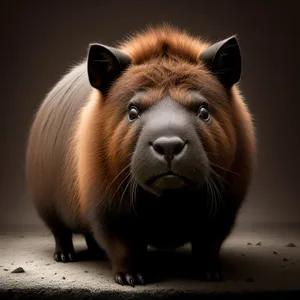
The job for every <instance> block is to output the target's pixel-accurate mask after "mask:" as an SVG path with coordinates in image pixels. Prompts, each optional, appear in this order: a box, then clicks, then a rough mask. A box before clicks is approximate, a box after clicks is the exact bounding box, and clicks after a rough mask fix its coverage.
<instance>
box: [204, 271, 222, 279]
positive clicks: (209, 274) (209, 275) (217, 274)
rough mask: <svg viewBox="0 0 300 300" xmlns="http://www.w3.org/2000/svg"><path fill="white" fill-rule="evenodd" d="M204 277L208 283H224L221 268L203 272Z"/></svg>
mask: <svg viewBox="0 0 300 300" xmlns="http://www.w3.org/2000/svg"><path fill="white" fill-rule="evenodd" d="M203 277H204V280H206V281H222V280H223V271H222V270H221V268H207V269H205V270H204V272H203Z"/></svg>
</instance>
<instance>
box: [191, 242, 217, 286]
mask: <svg viewBox="0 0 300 300" xmlns="http://www.w3.org/2000/svg"><path fill="white" fill-rule="evenodd" d="M191 244H192V255H193V271H194V272H195V275H197V276H200V277H201V278H203V277H204V279H205V280H208V281H220V280H222V266H221V262H220V257H219V253H220V248H221V244H222V240H221V239H220V238H215V239H213V238H212V239H211V238H206V239H203V237H202V238H201V237H199V238H196V237H195V238H194V239H193V240H192V242H191Z"/></svg>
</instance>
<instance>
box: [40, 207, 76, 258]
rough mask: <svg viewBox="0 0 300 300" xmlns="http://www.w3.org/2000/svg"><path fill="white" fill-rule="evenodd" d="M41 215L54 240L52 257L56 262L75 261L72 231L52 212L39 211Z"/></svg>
mask: <svg viewBox="0 0 300 300" xmlns="http://www.w3.org/2000/svg"><path fill="white" fill-rule="evenodd" d="M40 214H41V216H42V218H43V220H44V222H45V224H46V225H47V227H48V228H49V229H50V230H51V232H52V234H53V236H54V240H55V250H54V254H53V258H54V260H55V261H57V262H71V261H75V259H76V257H75V251H74V246H73V240H72V231H70V230H69V229H68V228H67V227H66V226H65V225H64V224H63V223H62V222H61V221H60V220H59V219H58V217H57V216H56V214H55V213H54V212H51V211H48V213H47V214H45V213H41V212H40Z"/></svg>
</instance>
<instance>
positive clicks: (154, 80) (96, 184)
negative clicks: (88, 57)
mask: <svg viewBox="0 0 300 300" xmlns="http://www.w3.org/2000/svg"><path fill="white" fill-rule="evenodd" d="M209 45H210V44H209V43H208V42H206V41H202V40H201V39H199V38H195V37H192V36H190V35H189V34H188V33H186V32H182V31H180V30H177V29H174V28H172V27H170V26H162V27H158V28H152V29H149V30H147V31H145V32H143V33H140V34H137V35H135V36H132V37H130V38H129V39H128V40H127V41H125V42H124V43H122V44H121V45H120V47H119V49H121V50H122V51H123V52H124V53H126V54H127V55H128V56H129V57H130V58H131V59H132V64H131V65H130V67H129V68H128V69H127V70H126V71H125V72H124V74H123V75H122V76H121V77H120V78H118V79H117V80H116V82H115V83H114V84H113V86H112V88H111V89H110V91H109V93H108V95H107V97H106V99H105V100H104V99H103V95H102V94H101V93H100V92H99V91H97V90H95V89H92V88H87V87H86V88H85V92H84V95H86V99H85V100H84V101H83V102H84V103H83V102H82V104H80V105H79V104H78V109H77V113H76V114H75V115H74V117H73V118H72V126H71V129H70V132H69V134H68V135H67V141H68V142H67V144H66V149H65V150H66V151H65V152H64V156H63V157H64V159H63V160H62V161H63V162H64V165H63V168H62V169H61V171H62V172H61V173H62V174H63V175H62V177H61V181H60V182H61V184H60V187H59V190H58V192H57V195H58V197H57V198H55V197H53V198H54V199H51V200H49V199H48V198H45V197H42V196H41V193H45V192H50V190H51V188H49V190H45V187H44V185H42V184H41V185H40V186H38V185H39V183H38V182H36V180H38V179H37V177H39V176H43V175H42V174H41V173H40V171H38V169H35V168H36V166H37V164H38V162H37V161H34V160H35V159H36V158H33V156H36V155H40V154H37V152H38V151H43V145H42V143H41V144H40V149H39V150H37V145H36V143H37V139H38V134H36V132H37V131H38V129H37V128H38V127H37V125H36V124H37V122H38V121H35V125H33V129H32V131H31V136H30V140H29V147H28V179H29V181H28V182H29V186H30V189H31V192H32V195H33V198H34V201H35V203H36V205H37V206H38V210H39V211H40V214H41V215H42V216H43V215H44V214H45V211H47V213H48V214H51V213H50V212H49V211H50V210H51V209H50V208H49V210H48V208H47V205H48V204H45V203H43V201H54V202H55V201H65V203H67V204H66V207H69V213H70V215H72V216H73V218H72V220H73V221H70V225H69V227H70V229H71V230H72V231H73V232H85V231H91V230H92V226H91V224H90V223H89V219H88V218H87V215H88V213H89V212H90V210H95V209H97V210H99V211H106V210H109V211H113V210H116V211H119V210H122V209H125V208H124V203H123V202H122V203H121V202H120V198H121V197H122V194H123V192H124V188H125V186H124V185H121V184H122V180H123V179H124V176H118V174H120V172H121V171H122V170H123V169H124V167H126V165H127V164H128V163H129V162H130V154H131V153H132V152H133V150H134V143H135V142H136V139H137V136H138V134H139V132H137V130H135V129H134V127H130V128H129V127H128V125H127V119H126V115H124V114H123V110H124V107H125V106H126V103H127V102H128V100H129V99H130V98H131V97H132V96H133V95H134V93H135V91H136V90H139V89H146V90H147V97H145V99H144V100H143V105H144V106H145V107H148V106H150V105H153V104H154V103H155V102H157V101H160V99H161V98H162V97H163V96H164V95H167V94H168V95H170V96H171V97H172V99H173V100H175V101H178V102H179V103H182V104H183V105H188V103H189V101H190V99H189V96H188V94H187V90H188V89H190V88H195V87H204V88H203V90H202V91H201V92H202V93H203V94H204V95H205V96H206V97H207V99H209V102H210V106H211V107H212V110H213V111H212V113H213V114H214V118H213V120H212V122H213V123H212V126H210V127H204V128H203V129H202V135H203V145H204V149H205V150H206V153H207V155H208V158H209V160H210V161H211V162H212V166H213V169H214V170H215V172H216V173H217V174H219V175H220V176H222V177H223V179H224V180H226V182H228V184H229V186H230V187H231V191H230V192H231V193H230V195H231V197H232V198H233V199H234V201H236V206H237V207H239V206H240V204H241V203H242V201H243V200H244V198H245V195H246V193H247V191H248V186H249V184H250V181H251V177H252V173H253V167H254V163H255V153H256V139H255V133H254V126H253V121H252V117H251V114H250V112H249V110H248V107H247V105H246V103H245V101H244V99H243V97H242V96H241V93H240V91H239V88H238V86H237V85H235V86H233V87H232V89H231V94H230V96H229V97H230V101H228V95H227V94H226V93H225V90H224V88H223V86H222V85H221V83H220V82H219V81H218V80H217V79H216V78H215V77H214V76H213V75H212V74H210V73H209V71H208V70H207V69H206V68H205V67H204V65H203V64H201V63H200V62H199V55H200V54H201V53H202V52H203V51H204V50H205V49H206V48H207V47H208V46H209ZM66 83H67V84H72V83H71V82H66ZM78 101H79V100H78ZM79 102H80V101H79ZM43 107H45V106H41V108H42V110H43ZM46 110H47V109H46ZM46 110H45V111H46ZM48 110H49V109H48ZM37 116H38V117H40V120H41V117H42V116H43V115H42V112H38V114H37ZM39 122H40V123H39V126H41V122H42V121H39ZM45 126H46V125H45ZM53 128H54V129H49V131H53V130H57V128H56V129H55V127H53ZM45 134H46V133H45ZM45 172H47V170H45ZM48 172H50V171H49V170H48ZM53 172H54V171H53ZM54 173H55V172H54ZM54 173H53V174H54ZM39 174H40V175H39ZM56 175H57V176H60V174H56ZM41 180H42V179H41ZM49 184H50V183H49ZM120 186H121V188H119V187H120ZM91 188H93V189H95V190H96V191H97V193H98V194H99V195H101V196H100V197H99V199H98V204H97V208H95V204H94V202H91V200H92V199H91V198H90V195H91ZM61 195H64V198H63V199H62V198H61ZM112 195H114V197H112ZM41 202H42V203H41ZM125 205H126V204H125ZM44 219H45V218H44ZM51 221H52V220H51ZM72 222H73V223H72ZM46 223H47V221H46ZM71 223H72V224H71ZM51 224H52V223H51ZM48 225H49V222H48ZM51 226H52V225H50V227H51ZM67 227H68V226H67ZM111 243H112V244H113V245H119V248H118V249H119V250H118V251H120V253H122V251H123V252H126V251H127V250H126V248H122V244H119V240H117V239H116V240H115V242H113V241H111ZM115 255H116V254H115ZM120 255H121V254H120ZM123 255H124V253H123Z"/></svg>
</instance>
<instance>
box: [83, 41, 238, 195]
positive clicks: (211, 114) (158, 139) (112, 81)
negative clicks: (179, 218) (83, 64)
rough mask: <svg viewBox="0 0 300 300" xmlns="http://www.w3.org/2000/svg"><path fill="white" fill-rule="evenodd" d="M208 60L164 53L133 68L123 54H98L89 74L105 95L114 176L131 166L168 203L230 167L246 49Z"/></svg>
mask: <svg viewBox="0 0 300 300" xmlns="http://www.w3.org/2000/svg"><path fill="white" fill-rule="evenodd" d="M163 51H165V50H163ZM174 51H175V50H174ZM174 51H173V52H174ZM171 52H172V51H171ZM175 52H176V51H175ZM183 52H184V51H183ZM188 53H189V51H187V53H186V54H185V55H187V57H188ZM201 55H202V60H201V59H200V58H197V57H196V58H195V56H194V57H190V59H189V60H187V59H186V58H184V57H181V58H180V57H179V58H178V57H176V55H174V53H173V54H170V55H165V54H164V52H163V53H162V54H161V55H160V54H159V51H158V54H157V56H156V57H155V56H154V57H153V58H151V57H150V58H149V59H148V61H145V62H140V63H135V64H134V63H133V64H132V62H131V58H130V57H129V56H127V55H125V54H124V53H122V52H120V50H116V49H114V48H108V47H106V46H101V45H94V46H92V47H91V49H90V53H89V61H88V74H89V79H90V83H91V85H92V86H93V87H95V88H97V89H98V90H100V91H101V92H102V93H103V95H104V97H103V103H102V108H101V109H102V110H103V112H105V117H104V115H102V118H103V121H102V122H103V126H104V132H103V133H102V134H103V139H104V140H106V144H107V146H106V152H107V153H106V158H107V165H108V166H110V170H111V172H112V174H114V175H113V176H116V175H117V176H118V174H120V173H121V172H122V170H124V165H125V167H126V162H127V161H128V160H129V164H127V167H128V166H130V170H131V175H132V177H133V178H134V179H135V181H136V182H137V183H138V184H139V185H140V186H141V187H142V188H144V189H145V190H147V191H148V192H150V193H153V194H155V195H160V194H162V193H163V192H164V191H167V190H169V189H172V190H173V189H181V188H187V189H197V188H200V187H201V186H203V185H204V184H205V183H207V182H208V181H209V180H210V178H211V176H212V174H217V176H218V175H220V174H222V173H224V170H226V169H228V168H229V167H230V164H231V163H232V161H233V157H234V153H235V147H236V132H235V129H234V128H235V122H236V120H235V118H234V116H233V114H232V107H231V102H230V89H231V87H232V85H233V84H234V83H235V82H236V81H237V80H238V78H239V73H240V61H239V59H240V56H239V51H238V45H237V43H236V40H235V39H228V40H225V41H222V42H220V43H218V44H215V45H213V46H211V47H210V48H208V49H207V50H206V51H205V52H203V53H202V54H201ZM181 56H182V55H181ZM224 57H225V60H224ZM205 64H206V65H205ZM112 170H114V171H112Z"/></svg>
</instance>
